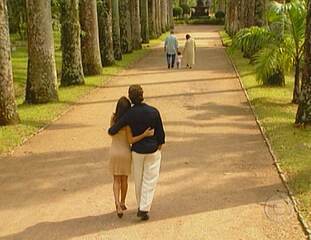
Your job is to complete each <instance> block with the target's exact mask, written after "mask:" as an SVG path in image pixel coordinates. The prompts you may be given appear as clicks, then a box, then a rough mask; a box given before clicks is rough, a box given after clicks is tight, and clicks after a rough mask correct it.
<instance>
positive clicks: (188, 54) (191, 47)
mask: <svg viewBox="0 0 311 240" xmlns="http://www.w3.org/2000/svg"><path fill="white" fill-rule="evenodd" d="M195 54H196V44H195V41H194V39H192V38H191V36H190V35H189V34H187V35H186V43H185V47H184V51H183V59H184V62H185V64H186V67H187V68H190V69H191V68H192V67H193V65H194V64H195Z"/></svg>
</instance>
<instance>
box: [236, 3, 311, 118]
mask: <svg viewBox="0 0 311 240" xmlns="http://www.w3.org/2000/svg"><path fill="white" fill-rule="evenodd" d="M310 4H311V3H310V1H304V0H291V1H286V2H282V3H280V2H277V1H272V2H270V4H269V5H267V9H266V11H265V22H266V24H264V25H263V26H250V27H247V28H242V29H241V30H239V31H238V32H237V33H236V34H235V35H234V37H233V44H232V48H233V49H235V48H239V49H241V50H242V52H243V53H244V56H245V57H247V58H250V61H251V63H253V64H255V65H256V74H257V80H258V81H259V82H261V83H262V84H268V85H279V86H282V85H285V76H286V75H287V74H293V75H294V79H295V81H294V88H293V96H292V103H295V104H299V110H298V112H297V117H296V123H297V124H310V123H311V121H310V118H311V115H310V114H311V111H309V113H308V114H301V112H303V111H302V110H301V109H305V110H306V109H310V108H311V101H310V100H308V99H310V98H311V96H310V95H309V96H308V95H307V94H306V92H308V91H306V89H305V88H306V86H308V84H306V83H304V81H305V82H306V81H310V78H309V80H308V77H306V74H307V73H308V70H306V69H308V67H309V66H308V65H307V61H306V54H309V53H308V52H307V51H308V48H307V44H308V41H307V39H308V35H310V33H309V32H308V28H306V26H307V27H308V25H307V23H308V22H307V21H308V17H310ZM303 69H304V70H303ZM302 106H304V107H302ZM307 119H309V120H307Z"/></svg>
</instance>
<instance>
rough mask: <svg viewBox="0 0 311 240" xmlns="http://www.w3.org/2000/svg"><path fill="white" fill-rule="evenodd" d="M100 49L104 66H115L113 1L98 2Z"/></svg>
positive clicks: (98, 0) (101, 0)
mask: <svg viewBox="0 0 311 240" xmlns="http://www.w3.org/2000/svg"><path fill="white" fill-rule="evenodd" d="M97 14H98V30H99V47H100V56H101V62H102V66H103V67H105V66H111V65H112V64H114V53H113V40H112V3H111V0H97Z"/></svg>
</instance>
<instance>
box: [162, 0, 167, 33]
mask: <svg viewBox="0 0 311 240" xmlns="http://www.w3.org/2000/svg"><path fill="white" fill-rule="evenodd" d="M161 29H162V33H164V32H166V31H167V0H165V1H161Z"/></svg>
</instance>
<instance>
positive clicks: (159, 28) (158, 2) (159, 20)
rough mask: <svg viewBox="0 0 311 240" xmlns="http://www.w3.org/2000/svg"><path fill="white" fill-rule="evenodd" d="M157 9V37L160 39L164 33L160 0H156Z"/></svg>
mask: <svg viewBox="0 0 311 240" xmlns="http://www.w3.org/2000/svg"><path fill="white" fill-rule="evenodd" d="M155 3H156V4H155V7H156V14H155V20H156V32H157V37H159V36H160V35H161V33H162V31H161V4H160V0H155Z"/></svg>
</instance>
